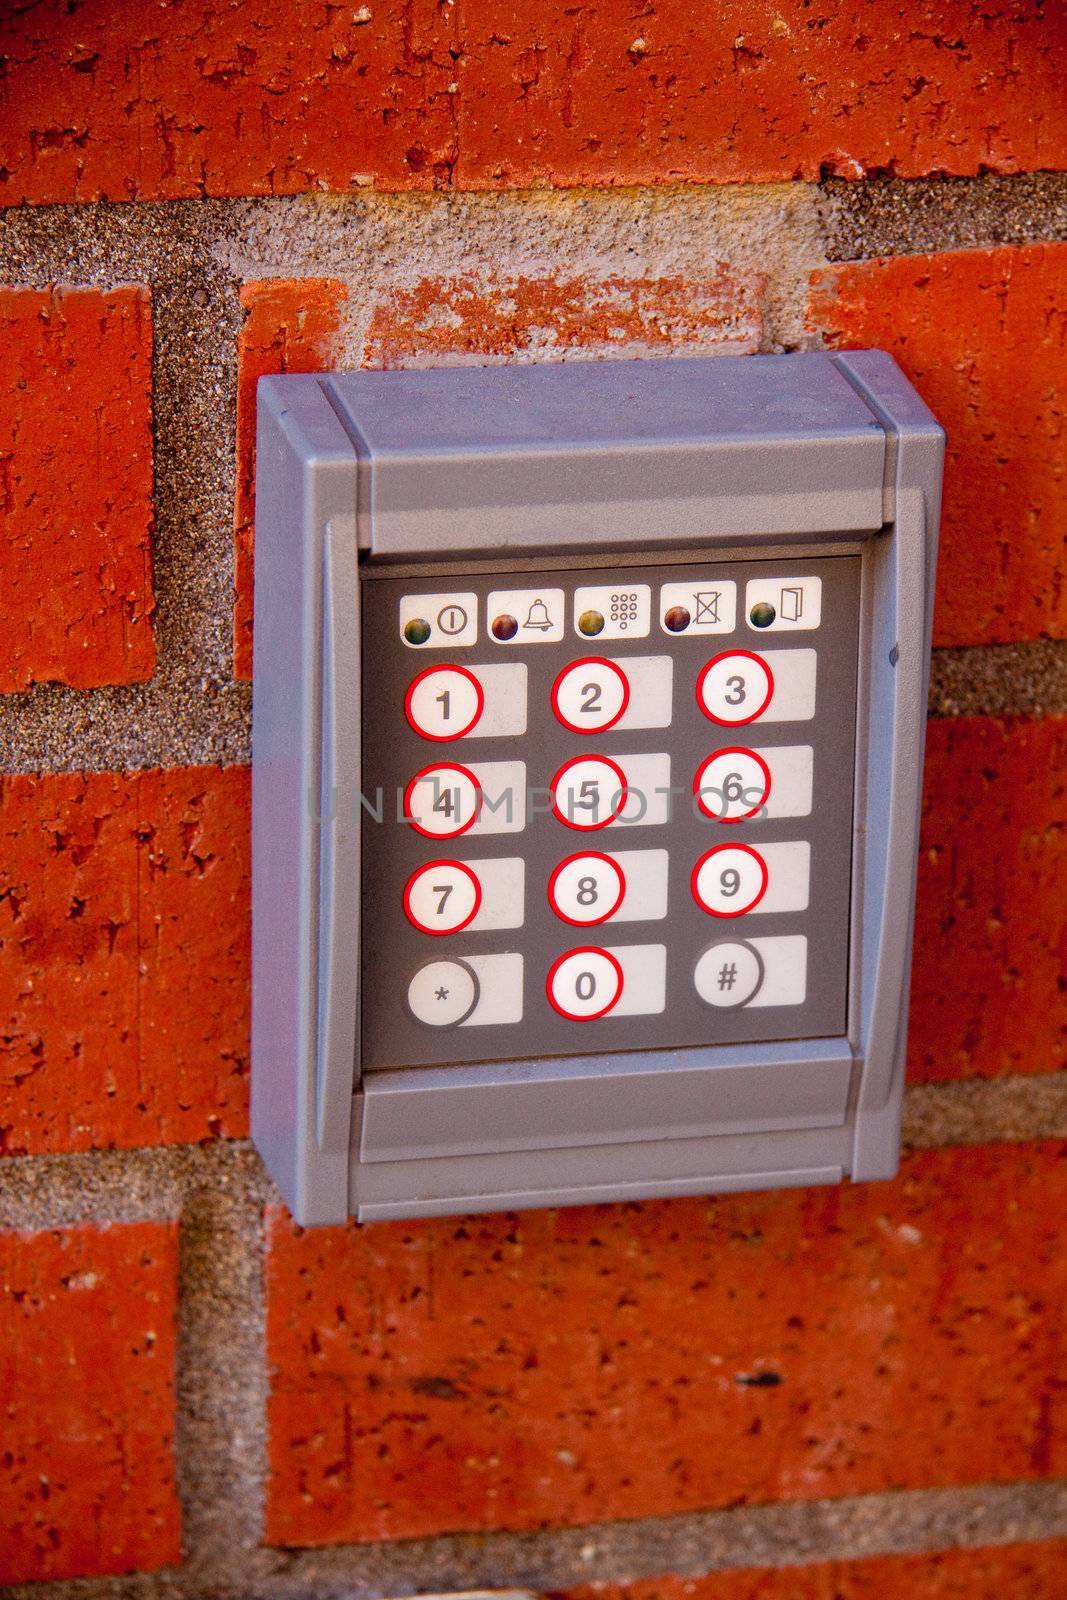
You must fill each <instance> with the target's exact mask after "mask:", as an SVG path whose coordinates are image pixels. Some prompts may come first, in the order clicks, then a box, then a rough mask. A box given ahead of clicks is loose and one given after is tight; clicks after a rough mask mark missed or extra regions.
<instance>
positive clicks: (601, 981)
mask: <svg viewBox="0 0 1067 1600" xmlns="http://www.w3.org/2000/svg"><path fill="white" fill-rule="evenodd" d="M545 987H546V989H547V991H548V1001H549V1004H550V1005H551V1006H552V1007H553V1009H554V1010H555V1011H558V1012H559V1014H560V1016H561V1017H567V1018H568V1019H569V1020H570V1021H571V1022H593V1021H594V1020H595V1019H596V1018H597V1017H603V1016H606V1015H607V1013H608V1012H609V1011H610V1010H611V1008H612V1006H614V1005H615V1004H617V1002H618V999H619V996H620V995H621V994H622V968H621V967H620V965H619V963H618V962H617V961H616V959H615V957H614V956H612V955H609V954H608V952H607V951H606V950H599V949H598V948H597V947H596V946H595V945H591V944H590V945H580V946H579V947H578V949H577V950H568V951H567V953H566V955H562V956H560V958H559V960H558V961H556V962H554V963H553V965H552V968H551V970H550V971H549V974H548V982H547V984H546V986H545Z"/></svg>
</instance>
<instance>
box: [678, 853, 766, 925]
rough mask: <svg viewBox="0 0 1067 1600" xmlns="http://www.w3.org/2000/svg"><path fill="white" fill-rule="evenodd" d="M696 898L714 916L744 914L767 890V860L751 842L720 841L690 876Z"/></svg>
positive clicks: (702, 907)
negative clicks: (731, 842) (725, 842)
mask: <svg viewBox="0 0 1067 1600" xmlns="http://www.w3.org/2000/svg"><path fill="white" fill-rule="evenodd" d="M690 886H691V888H692V890H693V899H694V900H695V901H696V903H697V905H698V906H699V907H700V908H701V910H702V911H706V912H707V913H708V914H709V916H712V917H740V916H743V915H744V913H745V912H746V911H751V910H752V908H753V907H754V906H758V905H759V903H760V901H761V900H762V899H763V896H764V895H765V894H766V892H767V863H766V862H765V861H764V859H763V857H762V856H761V855H760V853H759V851H758V850H753V848H752V846H751V845H747V844H717V845H716V846H715V847H714V849H712V850H709V851H708V852H707V854H706V855H703V856H701V858H700V860H699V861H698V862H697V864H696V866H695V867H694V868H693V876H692V878H691V879H690Z"/></svg>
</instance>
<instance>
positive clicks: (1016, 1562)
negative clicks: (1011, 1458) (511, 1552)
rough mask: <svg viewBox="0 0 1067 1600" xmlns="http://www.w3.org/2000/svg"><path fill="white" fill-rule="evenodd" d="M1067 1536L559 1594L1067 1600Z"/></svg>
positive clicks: (586, 1597) (566, 1599) (709, 1599)
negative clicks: (1042, 1541)
mask: <svg viewBox="0 0 1067 1600" xmlns="http://www.w3.org/2000/svg"><path fill="white" fill-rule="evenodd" d="M1065 1572H1067V1542H1065V1541H1064V1540H1062V1539H1055V1540H1052V1541H1050V1542H1049V1543H1047V1544H1013V1545H1003V1546H1001V1547H1000V1548H999V1549H986V1550H940V1551H936V1552H933V1553H930V1554H926V1553H924V1554H921V1555H908V1556H873V1557H870V1558H868V1559H866V1560H861V1561H826V1562H820V1563H819V1564H818V1565H816V1566H811V1567H753V1568H750V1569H747V1570H745V1571H739V1572H719V1573H709V1574H708V1575H707V1576H706V1577H700V1578H678V1577H674V1576H673V1575H667V1576H665V1577H662V1578H647V1579H643V1580H642V1581H640V1582H638V1583H624V1584H617V1583H589V1584H584V1585H579V1586H578V1587H577V1588H574V1589H567V1590H563V1591H561V1592H560V1593H559V1594H558V1596H557V1597H556V1600H1003V1597H1004V1596H1009V1597H1013V1600H1063V1595H1064V1574H1065Z"/></svg>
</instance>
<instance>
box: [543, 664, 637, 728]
mask: <svg viewBox="0 0 1067 1600" xmlns="http://www.w3.org/2000/svg"><path fill="white" fill-rule="evenodd" d="M629 702H630V684H629V681H628V680H627V677H626V674H625V672H623V670H622V668H621V667H620V666H617V665H616V663H615V662H614V661H608V660H606V659H605V657H604V656H585V657H583V658H582V660H581V661H572V662H571V664H570V666H569V667H564V669H563V671H562V672H561V673H560V675H559V677H558V678H557V679H556V681H555V683H554V684H553V685H552V709H553V711H554V712H555V713H556V716H557V717H558V718H559V720H560V722H562V724H563V726H564V727H565V728H570V729H571V730H572V732H574V733H605V732H606V731H607V729H608V728H613V727H614V726H615V724H616V723H617V722H618V720H619V718H620V717H621V716H622V714H623V712H624V711H625V710H626V707H627V706H628V704H629Z"/></svg>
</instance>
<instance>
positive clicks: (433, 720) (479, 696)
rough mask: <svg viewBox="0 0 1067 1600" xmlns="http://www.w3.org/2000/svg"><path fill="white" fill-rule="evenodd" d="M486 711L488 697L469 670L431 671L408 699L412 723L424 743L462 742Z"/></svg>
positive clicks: (412, 687) (407, 710) (419, 680)
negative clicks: (426, 741)
mask: <svg viewBox="0 0 1067 1600" xmlns="http://www.w3.org/2000/svg"><path fill="white" fill-rule="evenodd" d="M484 709H485V695H484V694H483V692H482V686H481V684H480V683H479V682H478V679H477V678H476V677H475V676H474V673H473V672H468V671H467V669H466V667H427V668H426V671H425V672H420V673H419V675H418V677H417V678H415V679H414V680H413V681H412V683H411V685H410V687H409V688H408V692H407V694H406V695H405V696H404V713H405V715H406V717H407V719H408V722H409V723H410V724H411V726H412V727H413V728H414V729H415V732H416V733H421V734H422V737H423V738H424V739H435V740H437V741H438V742H440V741H442V740H445V739H462V738H463V735H464V734H465V733H470V731H471V729H472V728H473V727H474V725H475V723H476V722H477V721H478V719H479V717H480V716H481V714H482V712H483V710H484Z"/></svg>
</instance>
